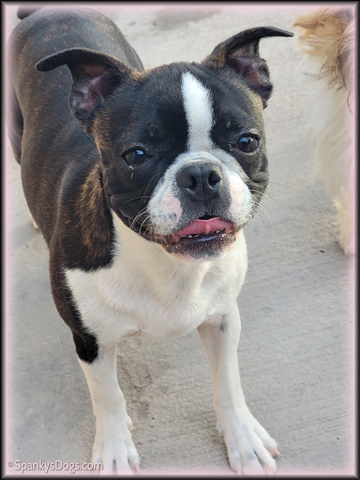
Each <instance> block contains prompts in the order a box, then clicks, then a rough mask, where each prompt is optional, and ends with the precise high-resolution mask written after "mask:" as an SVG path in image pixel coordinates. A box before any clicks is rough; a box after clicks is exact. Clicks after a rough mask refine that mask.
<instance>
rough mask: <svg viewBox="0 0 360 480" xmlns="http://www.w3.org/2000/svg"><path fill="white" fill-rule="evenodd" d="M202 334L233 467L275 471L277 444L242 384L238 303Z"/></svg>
mask: <svg viewBox="0 0 360 480" xmlns="http://www.w3.org/2000/svg"><path fill="white" fill-rule="evenodd" d="M199 334H200V338H201V341H202V344H203V346H204V349H205V352H206V355H207V358H208V360H209V363H210V367H211V371H212V374H213V378H214V406H215V411H216V414H217V420H218V429H219V432H221V433H223V434H224V439H225V443H226V446H227V451H228V457H229V461H230V465H231V468H232V469H233V470H235V471H236V472H237V473H241V472H243V473H248V474H258V473H262V474H263V473H264V472H266V473H272V472H274V471H275V469H276V462H275V460H274V459H273V458H272V455H271V454H270V452H271V453H273V454H278V451H277V444H276V442H275V440H273V439H272V438H271V437H270V436H269V434H268V433H267V432H266V430H265V429H264V428H263V427H262V426H261V425H260V424H259V422H258V421H257V420H255V418H254V417H253V416H252V414H251V413H250V411H249V409H248V407H247V405H246V403H245V397H244V394H243V391H242V388H241V383H240V374H239V367H238V355H237V346H238V343H239V339H240V315H239V311H238V307H237V305H236V304H235V305H234V306H233V308H232V310H231V312H229V314H228V315H224V316H223V317H222V318H221V319H220V320H219V321H218V322H216V323H208V322H206V323H203V324H202V325H200V327H199Z"/></svg>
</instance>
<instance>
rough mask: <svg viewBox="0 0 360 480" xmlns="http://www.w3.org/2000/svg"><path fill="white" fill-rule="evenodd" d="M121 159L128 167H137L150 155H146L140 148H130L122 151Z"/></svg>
mask: <svg viewBox="0 0 360 480" xmlns="http://www.w3.org/2000/svg"><path fill="white" fill-rule="evenodd" d="M121 156H122V159H123V160H124V162H125V163H126V165H128V166H129V167H138V166H139V165H142V164H143V163H144V162H146V160H148V159H149V158H151V157H150V155H148V154H147V153H146V152H144V150H141V149H140V148H136V147H135V148H133V149H132V150H128V151H127V152H124V153H123V154H122V155H121Z"/></svg>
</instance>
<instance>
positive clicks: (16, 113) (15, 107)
mask: <svg viewBox="0 0 360 480" xmlns="http://www.w3.org/2000/svg"><path fill="white" fill-rule="evenodd" d="M9 83H10V82H9ZM7 96H8V98H7V104H6V109H7V114H6V119H7V129H8V135H9V139H10V143H11V146H12V149H13V152H14V157H15V160H16V161H17V162H18V163H20V161H21V142H22V135H23V129H24V119H23V115H22V112H21V108H20V105H19V102H18V99H17V96H16V93H15V90H14V88H13V86H12V85H9V86H8V90H7Z"/></svg>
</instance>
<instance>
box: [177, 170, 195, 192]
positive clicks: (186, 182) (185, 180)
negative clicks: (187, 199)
mask: <svg viewBox="0 0 360 480" xmlns="http://www.w3.org/2000/svg"><path fill="white" fill-rule="evenodd" d="M177 180H178V184H179V185H180V187H183V188H187V189H189V190H195V189H196V188H197V186H198V180H197V177H196V175H195V174H194V173H192V172H191V171H189V170H186V169H185V170H183V171H181V172H180V173H179V174H178V177H177Z"/></svg>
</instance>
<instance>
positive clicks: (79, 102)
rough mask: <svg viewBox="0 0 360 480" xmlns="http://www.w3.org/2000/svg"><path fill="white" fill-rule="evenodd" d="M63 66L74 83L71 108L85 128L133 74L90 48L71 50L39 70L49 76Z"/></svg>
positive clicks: (43, 62)
mask: <svg viewBox="0 0 360 480" xmlns="http://www.w3.org/2000/svg"><path fill="white" fill-rule="evenodd" d="M60 65H67V66H68V67H69V70H70V72H71V76H72V79H73V85H72V89H71V94H70V107H71V109H72V110H73V112H74V115H75V117H76V118H77V119H78V120H79V122H80V123H81V124H82V125H84V126H85V127H88V126H89V125H90V124H91V122H92V120H93V118H94V114H95V112H96V110H97V109H98V107H99V106H100V105H101V103H102V102H103V101H104V100H105V99H106V98H108V97H109V96H110V95H111V94H112V93H113V91H114V90H115V88H116V87H117V86H118V85H119V84H120V82H121V81H122V80H123V79H124V77H126V76H128V75H130V74H131V73H132V72H133V71H132V70H131V69H130V68H128V67H127V66H126V65H125V64H124V63H123V62H122V61H121V60H119V59H118V58H116V57H113V56H112V55H108V54H105V53H100V52H96V51H95V50H90V49H87V48H71V49H69V50H63V51H61V52H58V53H55V54H54V55H50V56H48V57H45V58H43V59H42V60H40V62H38V63H37V64H36V69H37V70H39V71H41V72H47V71H49V70H53V69H54V68H57V67H59V66H60Z"/></svg>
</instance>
